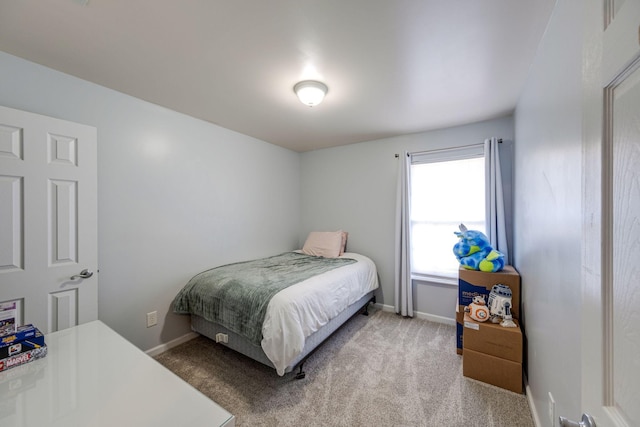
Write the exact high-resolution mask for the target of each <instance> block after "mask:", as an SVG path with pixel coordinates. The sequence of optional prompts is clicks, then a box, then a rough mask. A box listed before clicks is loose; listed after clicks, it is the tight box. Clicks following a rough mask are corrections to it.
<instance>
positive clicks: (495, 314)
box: [488, 283, 516, 328]
mask: <svg viewBox="0 0 640 427" xmlns="http://www.w3.org/2000/svg"><path fill="white" fill-rule="evenodd" d="M488 306H489V313H490V314H491V321H492V322H493V323H500V325H501V326H504V327H505V328H515V327H516V324H515V323H514V321H513V316H512V315H511V288H509V287H508V286H507V285H503V284H500V283H499V284H497V285H494V286H493V288H491V292H489V302H488Z"/></svg>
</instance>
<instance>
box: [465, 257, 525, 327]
mask: <svg viewBox="0 0 640 427" xmlns="http://www.w3.org/2000/svg"><path fill="white" fill-rule="evenodd" d="M499 283H501V284H503V285H507V286H509V288H510V289H511V304H512V307H511V314H512V316H513V317H515V318H516V319H519V318H520V275H519V274H518V272H517V271H516V270H515V268H513V267H512V266H510V265H505V266H504V269H502V270H501V271H498V272H496V273H485V272H484V271H476V270H466V269H464V268H462V267H460V269H459V270H458V304H459V305H461V306H463V307H466V306H467V305H469V304H471V302H472V301H473V297H475V296H476V295H483V296H484V300H485V301H487V302H488V301H489V292H491V288H492V287H493V285H497V284H499Z"/></svg>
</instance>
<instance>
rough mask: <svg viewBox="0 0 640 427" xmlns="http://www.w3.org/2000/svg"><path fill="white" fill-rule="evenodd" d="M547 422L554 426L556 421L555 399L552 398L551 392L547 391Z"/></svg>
mask: <svg viewBox="0 0 640 427" xmlns="http://www.w3.org/2000/svg"><path fill="white" fill-rule="evenodd" d="M549 422H550V424H549V425H550V426H551V427H554V426H555V422H556V401H555V399H554V398H553V394H551V392H549Z"/></svg>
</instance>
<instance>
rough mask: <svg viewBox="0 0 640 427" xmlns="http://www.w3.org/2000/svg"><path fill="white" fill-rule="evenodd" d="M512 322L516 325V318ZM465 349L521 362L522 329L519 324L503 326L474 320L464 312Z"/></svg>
mask: <svg viewBox="0 0 640 427" xmlns="http://www.w3.org/2000/svg"><path fill="white" fill-rule="evenodd" d="M514 322H516V325H518V321H517V320H515V319H514ZM467 350H473V351H477V352H479V353H484V354H488V355H490V356H495V357H499V358H501V359H507V360H510V361H512V362H517V363H522V331H521V330H520V326H519V325H518V327H516V328H505V327H503V326H500V324H499V323H491V322H490V321H489V322H484V323H481V322H476V321H475V320H473V319H471V318H470V317H469V315H468V314H466V313H465V315H464V351H465V352H466V351H467Z"/></svg>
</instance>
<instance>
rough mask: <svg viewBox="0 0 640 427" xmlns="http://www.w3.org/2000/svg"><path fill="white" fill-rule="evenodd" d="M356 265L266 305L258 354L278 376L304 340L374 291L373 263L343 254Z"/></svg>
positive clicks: (287, 292) (295, 288)
mask: <svg viewBox="0 0 640 427" xmlns="http://www.w3.org/2000/svg"><path fill="white" fill-rule="evenodd" d="M341 258H352V259H355V260H356V261H358V262H356V263H353V264H349V265H347V266H344V267H340V268H336V269H334V270H331V271H328V272H326V273H323V274H321V275H319V276H315V277H312V278H310V279H307V280H305V281H303V282H300V283H298V284H296V285H294V286H289V287H288V288H286V289H283V290H282V291H280V292H278V293H277V294H275V295H274V297H273V298H272V299H271V301H270V302H269V305H268V306H267V312H266V315H265V319H264V324H263V325H262V342H261V346H262V350H263V351H264V353H265V354H266V355H267V357H268V358H269V360H271V362H272V363H273V365H274V366H275V368H276V371H277V372H278V375H281V376H282V375H284V371H285V369H286V368H287V367H288V366H289V364H290V363H291V362H292V361H293V360H294V359H295V358H296V357H297V356H298V355H299V354H300V353H301V352H302V349H303V348H304V344H305V339H306V337H308V336H309V335H311V334H313V333H314V332H316V331H317V330H318V329H320V328H322V327H323V326H324V325H325V324H327V322H329V321H330V320H331V319H333V318H334V317H336V316H337V315H338V314H340V313H341V312H342V310H344V309H345V308H347V307H348V306H350V305H351V304H353V303H354V302H356V301H358V300H359V299H360V298H362V297H363V296H364V295H365V294H367V293H368V292H371V291H372V290H374V289H377V288H378V286H379V285H378V273H377V270H376V265H375V264H374V263H373V261H372V260H371V259H370V258H368V257H366V256H364V255H360V254H356V253H353V252H345V253H344V254H343V255H342V256H341Z"/></svg>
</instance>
